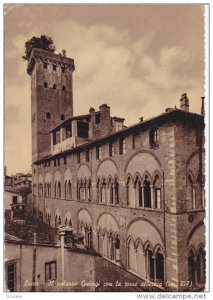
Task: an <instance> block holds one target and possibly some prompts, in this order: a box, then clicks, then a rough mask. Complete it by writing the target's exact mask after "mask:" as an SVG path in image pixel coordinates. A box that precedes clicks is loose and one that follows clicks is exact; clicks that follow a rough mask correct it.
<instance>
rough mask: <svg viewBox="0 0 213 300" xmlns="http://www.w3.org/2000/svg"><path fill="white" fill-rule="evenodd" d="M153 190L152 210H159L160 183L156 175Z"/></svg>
mask: <svg viewBox="0 0 213 300" xmlns="http://www.w3.org/2000/svg"><path fill="white" fill-rule="evenodd" d="M153 188H154V208H156V209H161V181H160V177H159V176H158V175H156V176H155V179H154V183H153Z"/></svg>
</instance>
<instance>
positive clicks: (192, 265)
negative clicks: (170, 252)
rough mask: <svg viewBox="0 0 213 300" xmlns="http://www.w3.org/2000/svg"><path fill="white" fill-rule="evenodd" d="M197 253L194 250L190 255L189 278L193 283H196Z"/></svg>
mask: <svg viewBox="0 0 213 300" xmlns="http://www.w3.org/2000/svg"><path fill="white" fill-rule="evenodd" d="M195 270H196V268H195V255H194V252H193V251H192V250H190V252H189V256H188V279H189V281H190V282H192V284H195Z"/></svg>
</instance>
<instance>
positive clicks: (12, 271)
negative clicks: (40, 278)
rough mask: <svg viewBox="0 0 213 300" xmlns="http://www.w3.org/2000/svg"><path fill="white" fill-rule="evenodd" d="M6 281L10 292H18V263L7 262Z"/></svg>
mask: <svg viewBox="0 0 213 300" xmlns="http://www.w3.org/2000/svg"><path fill="white" fill-rule="evenodd" d="M5 267H6V283H7V289H8V290H9V291H10V292H16V263H15V262H6V266H5Z"/></svg>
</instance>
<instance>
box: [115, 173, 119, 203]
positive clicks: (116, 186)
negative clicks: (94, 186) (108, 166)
mask: <svg viewBox="0 0 213 300" xmlns="http://www.w3.org/2000/svg"><path fill="white" fill-rule="evenodd" d="M114 195H115V199H114V203H115V204H119V183H118V179H117V177H115V181H114Z"/></svg>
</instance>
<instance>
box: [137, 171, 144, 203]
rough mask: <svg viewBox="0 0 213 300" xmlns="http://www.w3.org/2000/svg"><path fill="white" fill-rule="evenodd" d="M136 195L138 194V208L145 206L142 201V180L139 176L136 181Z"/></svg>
mask: <svg viewBox="0 0 213 300" xmlns="http://www.w3.org/2000/svg"><path fill="white" fill-rule="evenodd" d="M135 193H136V205H137V206H138V207H142V206H143V199H142V185H141V180H140V178H139V177H138V176H137V177H136V181H135Z"/></svg>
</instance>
